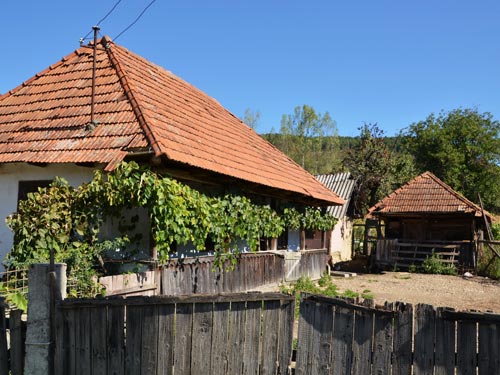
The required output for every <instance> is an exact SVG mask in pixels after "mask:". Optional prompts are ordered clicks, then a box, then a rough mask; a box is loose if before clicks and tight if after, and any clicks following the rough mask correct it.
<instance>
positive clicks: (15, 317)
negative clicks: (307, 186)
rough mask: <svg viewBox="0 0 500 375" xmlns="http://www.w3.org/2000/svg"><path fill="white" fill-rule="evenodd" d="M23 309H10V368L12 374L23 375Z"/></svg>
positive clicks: (24, 333)
mask: <svg viewBox="0 0 500 375" xmlns="http://www.w3.org/2000/svg"><path fill="white" fill-rule="evenodd" d="M22 314H23V312H22V310H17V309H16V310H11V311H10V317H9V319H10V322H9V329H10V368H11V374H12V375H22V374H23V372H24V337H25V335H26V332H24V331H25V330H24V329H23V322H22Z"/></svg>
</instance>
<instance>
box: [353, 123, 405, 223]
mask: <svg viewBox="0 0 500 375" xmlns="http://www.w3.org/2000/svg"><path fill="white" fill-rule="evenodd" d="M359 130H360V135H359V142H356V143H355V144H354V145H353V147H351V148H349V149H347V150H346V154H345V157H344V166H345V167H346V168H347V170H349V171H350V172H351V174H352V176H353V177H354V179H355V180H356V191H355V200H354V209H355V213H356V214H357V215H359V216H362V215H364V214H366V212H367V211H368V209H369V208H370V207H371V206H373V205H374V204H375V203H377V202H378V201H379V200H380V199H381V198H383V197H384V196H386V195H387V194H389V193H390V192H391V191H392V190H393V189H395V188H396V187H398V186H399V185H401V184H403V183H404V182H406V181H407V180H408V179H410V178H411V177H413V176H414V175H415V168H414V165H413V159H412V157H411V156H410V155H408V154H405V153H402V152H396V151H395V150H394V149H391V148H390V147H389V146H388V145H387V143H386V139H385V137H384V132H383V130H382V129H380V128H379V127H378V125H377V124H364V125H363V126H362V127H360V128H359ZM392 142H394V144H393V147H396V146H397V143H398V142H397V141H395V140H392Z"/></svg>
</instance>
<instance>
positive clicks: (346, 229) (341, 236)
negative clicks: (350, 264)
mask: <svg viewBox="0 0 500 375" xmlns="http://www.w3.org/2000/svg"><path fill="white" fill-rule="evenodd" d="M352 229H353V225H352V221H351V220H349V218H347V217H343V218H342V219H339V221H338V222H337V224H336V225H335V227H334V228H333V231H332V232H331V233H332V234H331V238H330V255H331V256H332V258H333V260H334V261H344V260H350V259H351V258H352Z"/></svg>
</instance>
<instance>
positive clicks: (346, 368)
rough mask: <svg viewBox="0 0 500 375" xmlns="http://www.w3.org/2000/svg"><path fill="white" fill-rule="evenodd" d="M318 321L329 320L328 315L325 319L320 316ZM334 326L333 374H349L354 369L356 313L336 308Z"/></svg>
mask: <svg viewBox="0 0 500 375" xmlns="http://www.w3.org/2000/svg"><path fill="white" fill-rule="evenodd" d="M317 319H328V313H327V314H326V316H325V317H323V318H321V317H319V316H318V317H317ZM333 324H334V327H333V353H332V357H333V358H332V369H333V373H334V374H349V373H350V372H351V368H352V339H353V324H354V311H353V310H351V309H347V308H344V307H340V306H336V307H335V313H334V323H333ZM322 373H325V372H322Z"/></svg>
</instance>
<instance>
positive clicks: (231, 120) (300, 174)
mask: <svg viewBox="0 0 500 375" xmlns="http://www.w3.org/2000/svg"><path fill="white" fill-rule="evenodd" d="M104 47H105V48H104ZM92 53H93V48H92V47H91V46H83V47H81V48H79V49H78V50H76V51H75V52H73V53H72V54H70V55H68V56H66V57H65V58H63V59H62V60H61V61H60V62H58V63H56V64H54V65H52V66H50V67H49V68H48V69H46V70H44V71H43V72H41V73H39V74H37V75H36V76H35V77H33V78H31V79H29V80H28V81H26V82H24V83H23V84H22V85H20V86H19V87H17V88H15V89H14V90H11V91H9V92H8V93H6V94H5V95H3V96H1V97H0V163H6V162H31V163H78V162H80V163H81V162H94V163H105V164H106V165H107V169H108V170H109V169H112V168H114V166H116V164H117V163H118V162H120V161H121V160H123V159H124V158H125V156H127V154H130V153H132V152H133V151H134V150H141V149H142V150H144V149H152V150H153V151H154V153H155V155H156V156H164V157H166V158H167V159H169V160H171V161H175V162H179V163H183V164H187V165H190V166H194V167H197V168H202V169H205V170H208V171H210V172H215V173H218V174H221V175H225V176H229V177H232V178H236V179H239V180H243V181H247V182H252V183H256V184H259V185H263V186H265V187H271V188H274V189H278V190H280V191H284V192H292V193H294V194H299V195H300V196H302V197H305V198H310V199H311V203H318V202H320V203H323V204H332V203H333V204H342V203H343V200H342V199H341V198H339V197H338V196H337V195H336V194H335V193H333V192H332V191H331V190H329V189H327V188H326V187H325V186H324V185H322V184H320V183H319V182H317V181H316V180H315V179H314V177H313V176H312V175H310V174H309V173H307V172H306V171H305V170H303V169H302V168H301V167H300V166H299V165H297V164H296V163H295V162H293V161H292V160H291V159H290V158H288V157H287V156H286V155H284V154H283V153H281V152H280V151H279V150H278V149H276V148H275V147H274V146H272V145H271V144H270V143H268V142H267V141H265V140H264V139H262V137H260V136H259V135H258V134H257V133H255V132H254V131H253V130H252V129H250V128H249V127H248V126H246V125H245V124H243V123H242V122H241V121H240V120H239V119H238V118H237V117H235V116H234V115H233V114H231V113H230V112H229V111H227V110H226V109H225V108H223V107H222V106H221V105H220V104H219V103H218V102H217V101H216V100H215V99H213V98H211V97H209V96H208V95H206V94H205V93H203V92H202V91H200V90H198V89H197V88H195V87H194V86H192V85H190V84H189V83H187V82H185V81H183V80H182V79H180V78H178V77H176V76H175V75H173V74H172V73H170V72H168V71H166V70H165V69H163V68H162V67H160V66H157V65H155V64H153V63H151V62H149V61H147V60H145V59H143V58H142V57H140V56H138V55H136V54H134V53H132V52H130V51H128V50H127V49H125V48H123V47H121V46H118V45H116V44H114V43H112V42H110V40H109V39H107V38H103V39H102V40H101V42H100V43H99V45H98V48H97V70H96V87H95V120H96V122H97V126H95V127H92V126H89V123H90V101H91V99H90V98H91V87H92Z"/></svg>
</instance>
